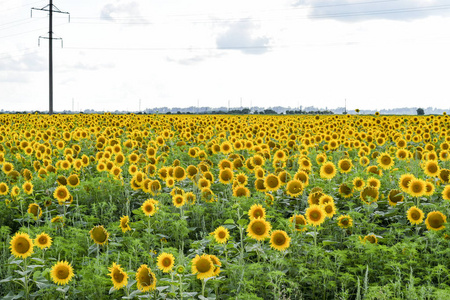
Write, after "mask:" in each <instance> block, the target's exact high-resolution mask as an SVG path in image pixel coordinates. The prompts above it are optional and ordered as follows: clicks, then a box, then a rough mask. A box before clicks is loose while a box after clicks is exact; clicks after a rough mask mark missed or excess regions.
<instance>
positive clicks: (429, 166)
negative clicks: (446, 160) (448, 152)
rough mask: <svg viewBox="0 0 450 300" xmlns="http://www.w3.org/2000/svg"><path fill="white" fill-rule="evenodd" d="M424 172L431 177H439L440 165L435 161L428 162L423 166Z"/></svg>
mask: <svg viewBox="0 0 450 300" xmlns="http://www.w3.org/2000/svg"><path fill="white" fill-rule="evenodd" d="M423 171H424V173H425V174H426V175H428V176H429V177H438V176H439V172H440V168H439V164H438V162H437V161H435V160H428V161H426V162H425V163H424V165H423Z"/></svg>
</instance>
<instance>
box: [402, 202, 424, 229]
mask: <svg viewBox="0 0 450 300" xmlns="http://www.w3.org/2000/svg"><path fill="white" fill-rule="evenodd" d="M406 217H407V218H408V220H409V222H411V224H412V225H419V224H421V223H422V222H423V218H424V217H425V215H424V214H423V211H422V210H421V209H420V208H417V207H416V206H412V207H411V208H410V209H408V211H407V212H406Z"/></svg>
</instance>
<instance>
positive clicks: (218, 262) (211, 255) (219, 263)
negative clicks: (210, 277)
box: [209, 254, 222, 276]
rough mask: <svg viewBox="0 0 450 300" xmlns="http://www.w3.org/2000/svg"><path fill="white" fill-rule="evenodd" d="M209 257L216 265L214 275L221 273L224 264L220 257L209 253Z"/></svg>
mask: <svg viewBox="0 0 450 300" xmlns="http://www.w3.org/2000/svg"><path fill="white" fill-rule="evenodd" d="M209 258H210V259H211V261H212V263H213V265H214V276H217V275H219V273H220V267H221V266H222V262H221V261H220V260H219V258H218V257H217V256H215V255H213V254H210V255H209Z"/></svg>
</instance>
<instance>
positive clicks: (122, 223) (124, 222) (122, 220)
mask: <svg viewBox="0 0 450 300" xmlns="http://www.w3.org/2000/svg"><path fill="white" fill-rule="evenodd" d="M129 222H130V217H128V216H122V217H121V218H120V225H119V227H120V229H121V230H122V232H124V233H125V232H127V231H129V230H131V227H130V225H129V224H128V223H129Z"/></svg>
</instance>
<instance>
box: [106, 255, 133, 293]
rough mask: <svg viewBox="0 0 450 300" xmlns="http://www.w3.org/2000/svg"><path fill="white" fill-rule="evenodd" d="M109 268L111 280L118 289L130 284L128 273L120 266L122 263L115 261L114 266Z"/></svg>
mask: <svg viewBox="0 0 450 300" xmlns="http://www.w3.org/2000/svg"><path fill="white" fill-rule="evenodd" d="M108 270H109V272H110V273H109V274H108V275H109V276H111V280H112V282H113V284H114V288H115V289H116V290H120V289H121V288H123V287H124V286H126V285H127V284H128V274H127V272H125V271H124V270H123V269H122V268H121V267H120V265H118V264H116V263H115V262H114V263H113V265H112V267H109V268H108Z"/></svg>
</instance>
